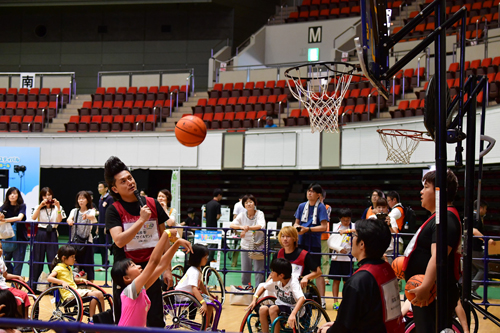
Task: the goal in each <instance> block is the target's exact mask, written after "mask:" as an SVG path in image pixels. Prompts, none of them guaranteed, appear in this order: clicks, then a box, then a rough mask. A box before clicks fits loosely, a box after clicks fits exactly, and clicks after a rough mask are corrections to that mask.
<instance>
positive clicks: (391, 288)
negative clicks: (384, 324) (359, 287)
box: [382, 279, 401, 321]
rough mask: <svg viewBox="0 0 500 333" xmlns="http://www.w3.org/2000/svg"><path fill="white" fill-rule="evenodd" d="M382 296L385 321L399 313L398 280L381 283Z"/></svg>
mask: <svg viewBox="0 0 500 333" xmlns="http://www.w3.org/2000/svg"><path fill="white" fill-rule="evenodd" d="M382 291H383V293H384V295H383V297H384V300H385V311H386V313H387V318H386V321H390V320H393V319H395V318H397V317H398V316H400V315H401V300H400V299H399V287H398V280H397V279H392V280H391V281H389V282H387V283H385V284H383V285H382Z"/></svg>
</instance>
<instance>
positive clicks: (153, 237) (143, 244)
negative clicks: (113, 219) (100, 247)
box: [123, 220, 160, 252]
mask: <svg viewBox="0 0 500 333" xmlns="http://www.w3.org/2000/svg"><path fill="white" fill-rule="evenodd" d="M132 225H133V223H124V224H123V230H124V231H126V230H127V229H129V228H130V227H132ZM159 240H160V238H159V236H158V222H157V221H156V220H149V221H147V222H146V223H144V225H143V226H142V228H141V229H140V230H139V232H137V234H136V235H135V237H134V238H133V239H132V240H131V241H130V242H129V243H128V244H127V245H125V252H129V251H135V250H142V249H149V248H154V247H155V246H156V244H158V241H159Z"/></svg>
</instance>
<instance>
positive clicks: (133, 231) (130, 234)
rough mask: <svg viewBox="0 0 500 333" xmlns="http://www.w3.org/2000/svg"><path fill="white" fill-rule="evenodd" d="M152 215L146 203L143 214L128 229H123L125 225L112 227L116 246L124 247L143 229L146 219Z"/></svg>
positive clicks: (142, 209)
mask: <svg viewBox="0 0 500 333" xmlns="http://www.w3.org/2000/svg"><path fill="white" fill-rule="evenodd" d="M150 216H151V210H150V209H149V207H148V206H147V205H144V206H143V207H142V208H141V215H140V217H139V219H138V220H137V221H136V222H134V223H133V225H132V226H131V227H130V228H128V229H127V230H125V231H123V227H120V226H116V227H113V228H111V229H109V233H110V234H111V237H112V238H113V241H114V242H115V244H116V246H118V247H119V248H122V247H124V246H125V245H127V244H128V243H130V241H131V240H132V239H134V237H135V235H137V233H138V232H139V230H141V228H142V226H143V225H144V223H146V221H148V220H149V217H150Z"/></svg>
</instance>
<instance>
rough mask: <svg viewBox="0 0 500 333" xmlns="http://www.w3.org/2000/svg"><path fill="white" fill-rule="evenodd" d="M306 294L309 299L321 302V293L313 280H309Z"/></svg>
mask: <svg viewBox="0 0 500 333" xmlns="http://www.w3.org/2000/svg"><path fill="white" fill-rule="evenodd" d="M304 294H305V296H306V298H307V299H311V300H313V301H315V302H316V303H318V304H321V294H320V293H319V289H318V287H316V285H315V284H314V283H313V282H312V281H309V282H307V286H306V290H305V293H304Z"/></svg>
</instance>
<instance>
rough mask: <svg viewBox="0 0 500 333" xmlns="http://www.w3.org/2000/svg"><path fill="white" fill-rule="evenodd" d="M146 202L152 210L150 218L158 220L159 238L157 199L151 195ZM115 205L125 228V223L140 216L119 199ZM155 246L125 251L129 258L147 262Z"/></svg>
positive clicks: (136, 261) (138, 261)
mask: <svg viewBox="0 0 500 333" xmlns="http://www.w3.org/2000/svg"><path fill="white" fill-rule="evenodd" d="M146 204H147V205H148V207H149V209H150V210H151V217H150V218H149V219H150V220H156V225H157V229H158V238H159V237H161V234H160V227H159V224H158V214H157V212H156V204H155V200H154V199H153V198H150V197H146ZM113 206H115V208H116V210H117V211H118V214H120V219H121V221H122V227H123V229H124V230H125V227H124V224H127V223H135V222H136V221H137V220H138V219H139V218H140V216H135V215H132V214H129V213H128V212H127V211H126V210H125V208H123V206H122V204H121V203H120V202H119V201H115V202H114V203H113ZM153 249H154V247H151V248H145V249H139V250H133V251H125V256H126V257H127V258H130V259H132V260H133V261H134V262H135V263H136V264H138V263H142V262H146V261H148V260H149V257H150V256H151V253H152V252H153Z"/></svg>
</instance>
